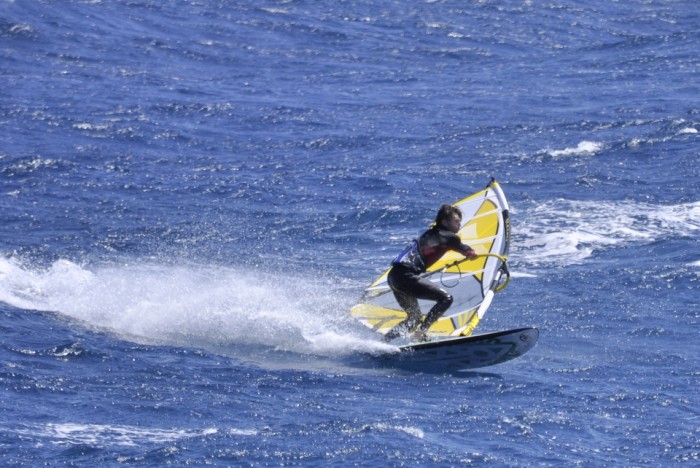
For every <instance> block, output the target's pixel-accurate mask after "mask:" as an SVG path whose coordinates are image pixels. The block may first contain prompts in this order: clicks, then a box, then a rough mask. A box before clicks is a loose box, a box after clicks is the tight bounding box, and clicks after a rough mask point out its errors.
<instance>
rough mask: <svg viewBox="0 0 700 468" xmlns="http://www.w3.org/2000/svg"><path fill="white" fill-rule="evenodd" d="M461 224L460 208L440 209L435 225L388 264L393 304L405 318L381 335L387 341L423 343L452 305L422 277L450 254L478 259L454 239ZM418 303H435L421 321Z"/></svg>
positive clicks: (447, 297) (437, 288)
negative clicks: (405, 336) (406, 336)
mask: <svg viewBox="0 0 700 468" xmlns="http://www.w3.org/2000/svg"><path fill="white" fill-rule="evenodd" d="M461 222H462V212H461V211H460V210H459V208H457V207H455V206H452V205H442V206H441V207H440V210H439V211H438V213H437V216H436V218H435V224H434V225H433V226H432V227H431V228H430V229H428V230H427V231H425V232H424V233H423V234H422V235H421V236H420V237H419V238H418V239H417V240H414V241H413V242H412V243H411V244H410V245H409V246H408V247H406V249H404V250H403V252H401V253H400V254H399V255H398V256H397V257H396V258H395V259H394V260H393V261H392V262H391V271H390V272H389V276H388V278H387V281H388V283H389V287H391V290H392V291H393V293H394V297H396V301H397V302H398V303H399V305H400V306H401V308H402V309H403V310H405V311H406V313H407V314H408V317H407V318H406V320H404V321H402V322H401V323H399V324H398V325H396V326H395V327H394V328H392V329H391V330H389V331H388V332H387V333H386V335H384V339H385V340H386V341H389V340H393V339H394V338H397V337H399V336H401V335H402V334H407V333H413V339H414V340H415V341H421V340H425V333H426V332H427V330H428V328H430V326H431V325H432V324H433V323H435V321H437V320H438V319H439V318H440V317H441V316H442V314H444V313H445V311H447V309H449V308H450V306H451V305H452V300H453V299H452V295H451V294H449V293H448V292H447V291H445V290H444V289H442V288H439V287H438V286H436V285H435V284H433V283H431V282H430V281H429V280H427V279H426V278H422V277H421V275H422V274H423V273H425V272H426V270H427V269H428V268H429V267H430V266H431V265H432V264H434V263H435V262H437V261H438V260H439V259H440V258H441V257H442V256H443V255H444V254H445V252H447V251H449V250H454V251H456V252H459V253H460V254H462V255H464V256H465V257H467V258H469V259H472V258H476V257H477V254H476V252H475V251H474V249H472V248H471V247H469V246H468V245H466V244H464V243H462V240H461V239H460V238H459V236H458V235H457V232H459V229H460V225H461ZM418 299H425V300H429V301H435V305H434V306H433V307H432V308H431V309H430V311H429V312H428V314H427V315H426V316H425V319H423V321H421V317H422V314H421V310H420V307H419V305H418Z"/></svg>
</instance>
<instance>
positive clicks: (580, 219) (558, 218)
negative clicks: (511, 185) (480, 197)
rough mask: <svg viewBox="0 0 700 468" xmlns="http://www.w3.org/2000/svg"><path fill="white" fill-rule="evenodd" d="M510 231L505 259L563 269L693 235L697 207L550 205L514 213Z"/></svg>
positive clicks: (699, 220)
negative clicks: (606, 253) (599, 255)
mask: <svg viewBox="0 0 700 468" xmlns="http://www.w3.org/2000/svg"><path fill="white" fill-rule="evenodd" d="M513 225H514V227H513V232H514V242H513V252H512V255H511V258H513V259H517V261H518V262H520V263H522V264H523V265H524V266H525V267H528V266H529V267H542V266H549V265H555V266H566V265H571V264H578V263H581V262H583V261H584V260H585V259H587V258H589V257H591V256H592V255H593V254H594V253H595V252H596V251H600V250H603V249H609V248H613V247H619V246H626V245H631V244H634V243H651V242H654V241H657V240H660V239H666V238H672V237H674V238H675V237H681V236H684V235H686V236H693V235H696V233H697V232H699V231H700V202H694V203H684V204H678V205H668V206H664V205H656V204H650V203H635V202H601V201H574V200H554V201H549V202H546V203H539V204H536V205H535V206H531V207H526V208H525V209H524V210H523V209H522V208H520V210H519V211H518V212H517V213H516V214H515V216H514V217H513Z"/></svg>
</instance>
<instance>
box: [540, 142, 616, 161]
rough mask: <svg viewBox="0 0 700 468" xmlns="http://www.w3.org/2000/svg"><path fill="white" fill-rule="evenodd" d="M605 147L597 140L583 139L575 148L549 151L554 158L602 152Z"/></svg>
mask: <svg viewBox="0 0 700 468" xmlns="http://www.w3.org/2000/svg"><path fill="white" fill-rule="evenodd" d="M602 149H603V144H602V143H597V142H595V141H582V142H580V143H579V144H578V146H576V147H575V148H566V149H563V150H550V151H547V153H549V155H550V156H552V157H553V158H559V157H565V156H579V155H592V154H596V153H598V152H600V151H601V150H602Z"/></svg>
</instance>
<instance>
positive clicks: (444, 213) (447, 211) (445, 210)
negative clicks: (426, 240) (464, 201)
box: [435, 205, 462, 226]
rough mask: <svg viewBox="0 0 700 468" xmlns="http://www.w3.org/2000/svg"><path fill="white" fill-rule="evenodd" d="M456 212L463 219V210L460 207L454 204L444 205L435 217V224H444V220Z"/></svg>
mask: <svg viewBox="0 0 700 468" xmlns="http://www.w3.org/2000/svg"><path fill="white" fill-rule="evenodd" d="M455 214H456V215H457V216H459V219H462V211H461V210H460V209H459V208H457V207H456V206H452V205H442V206H441V207H440V209H439V210H438V214H437V216H436V217H435V224H436V225H438V226H442V222H443V221H445V220H446V219H449V218H450V216H452V215H455Z"/></svg>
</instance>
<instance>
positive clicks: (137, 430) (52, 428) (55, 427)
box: [16, 423, 257, 447]
mask: <svg viewBox="0 0 700 468" xmlns="http://www.w3.org/2000/svg"><path fill="white" fill-rule="evenodd" d="M16 432H17V433H19V434H21V435H23V436H25V437H32V438H41V439H48V441H49V443H51V444H54V445H77V444H84V445H91V446H98V447H102V446H131V447H136V446H142V445H145V444H156V445H159V444H167V443H171V442H175V441H178V440H182V439H189V438H194V437H207V436H210V435H214V434H217V433H218V432H219V431H218V430H217V429H215V428H208V429H201V430H192V429H154V428H142V427H136V426H120V425H106V424H82V423H56V424H46V425H42V426H36V427H26V428H20V429H17V430H16ZM227 433H229V434H234V435H241V436H246V435H255V434H257V431H254V430H229V431H227Z"/></svg>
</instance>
